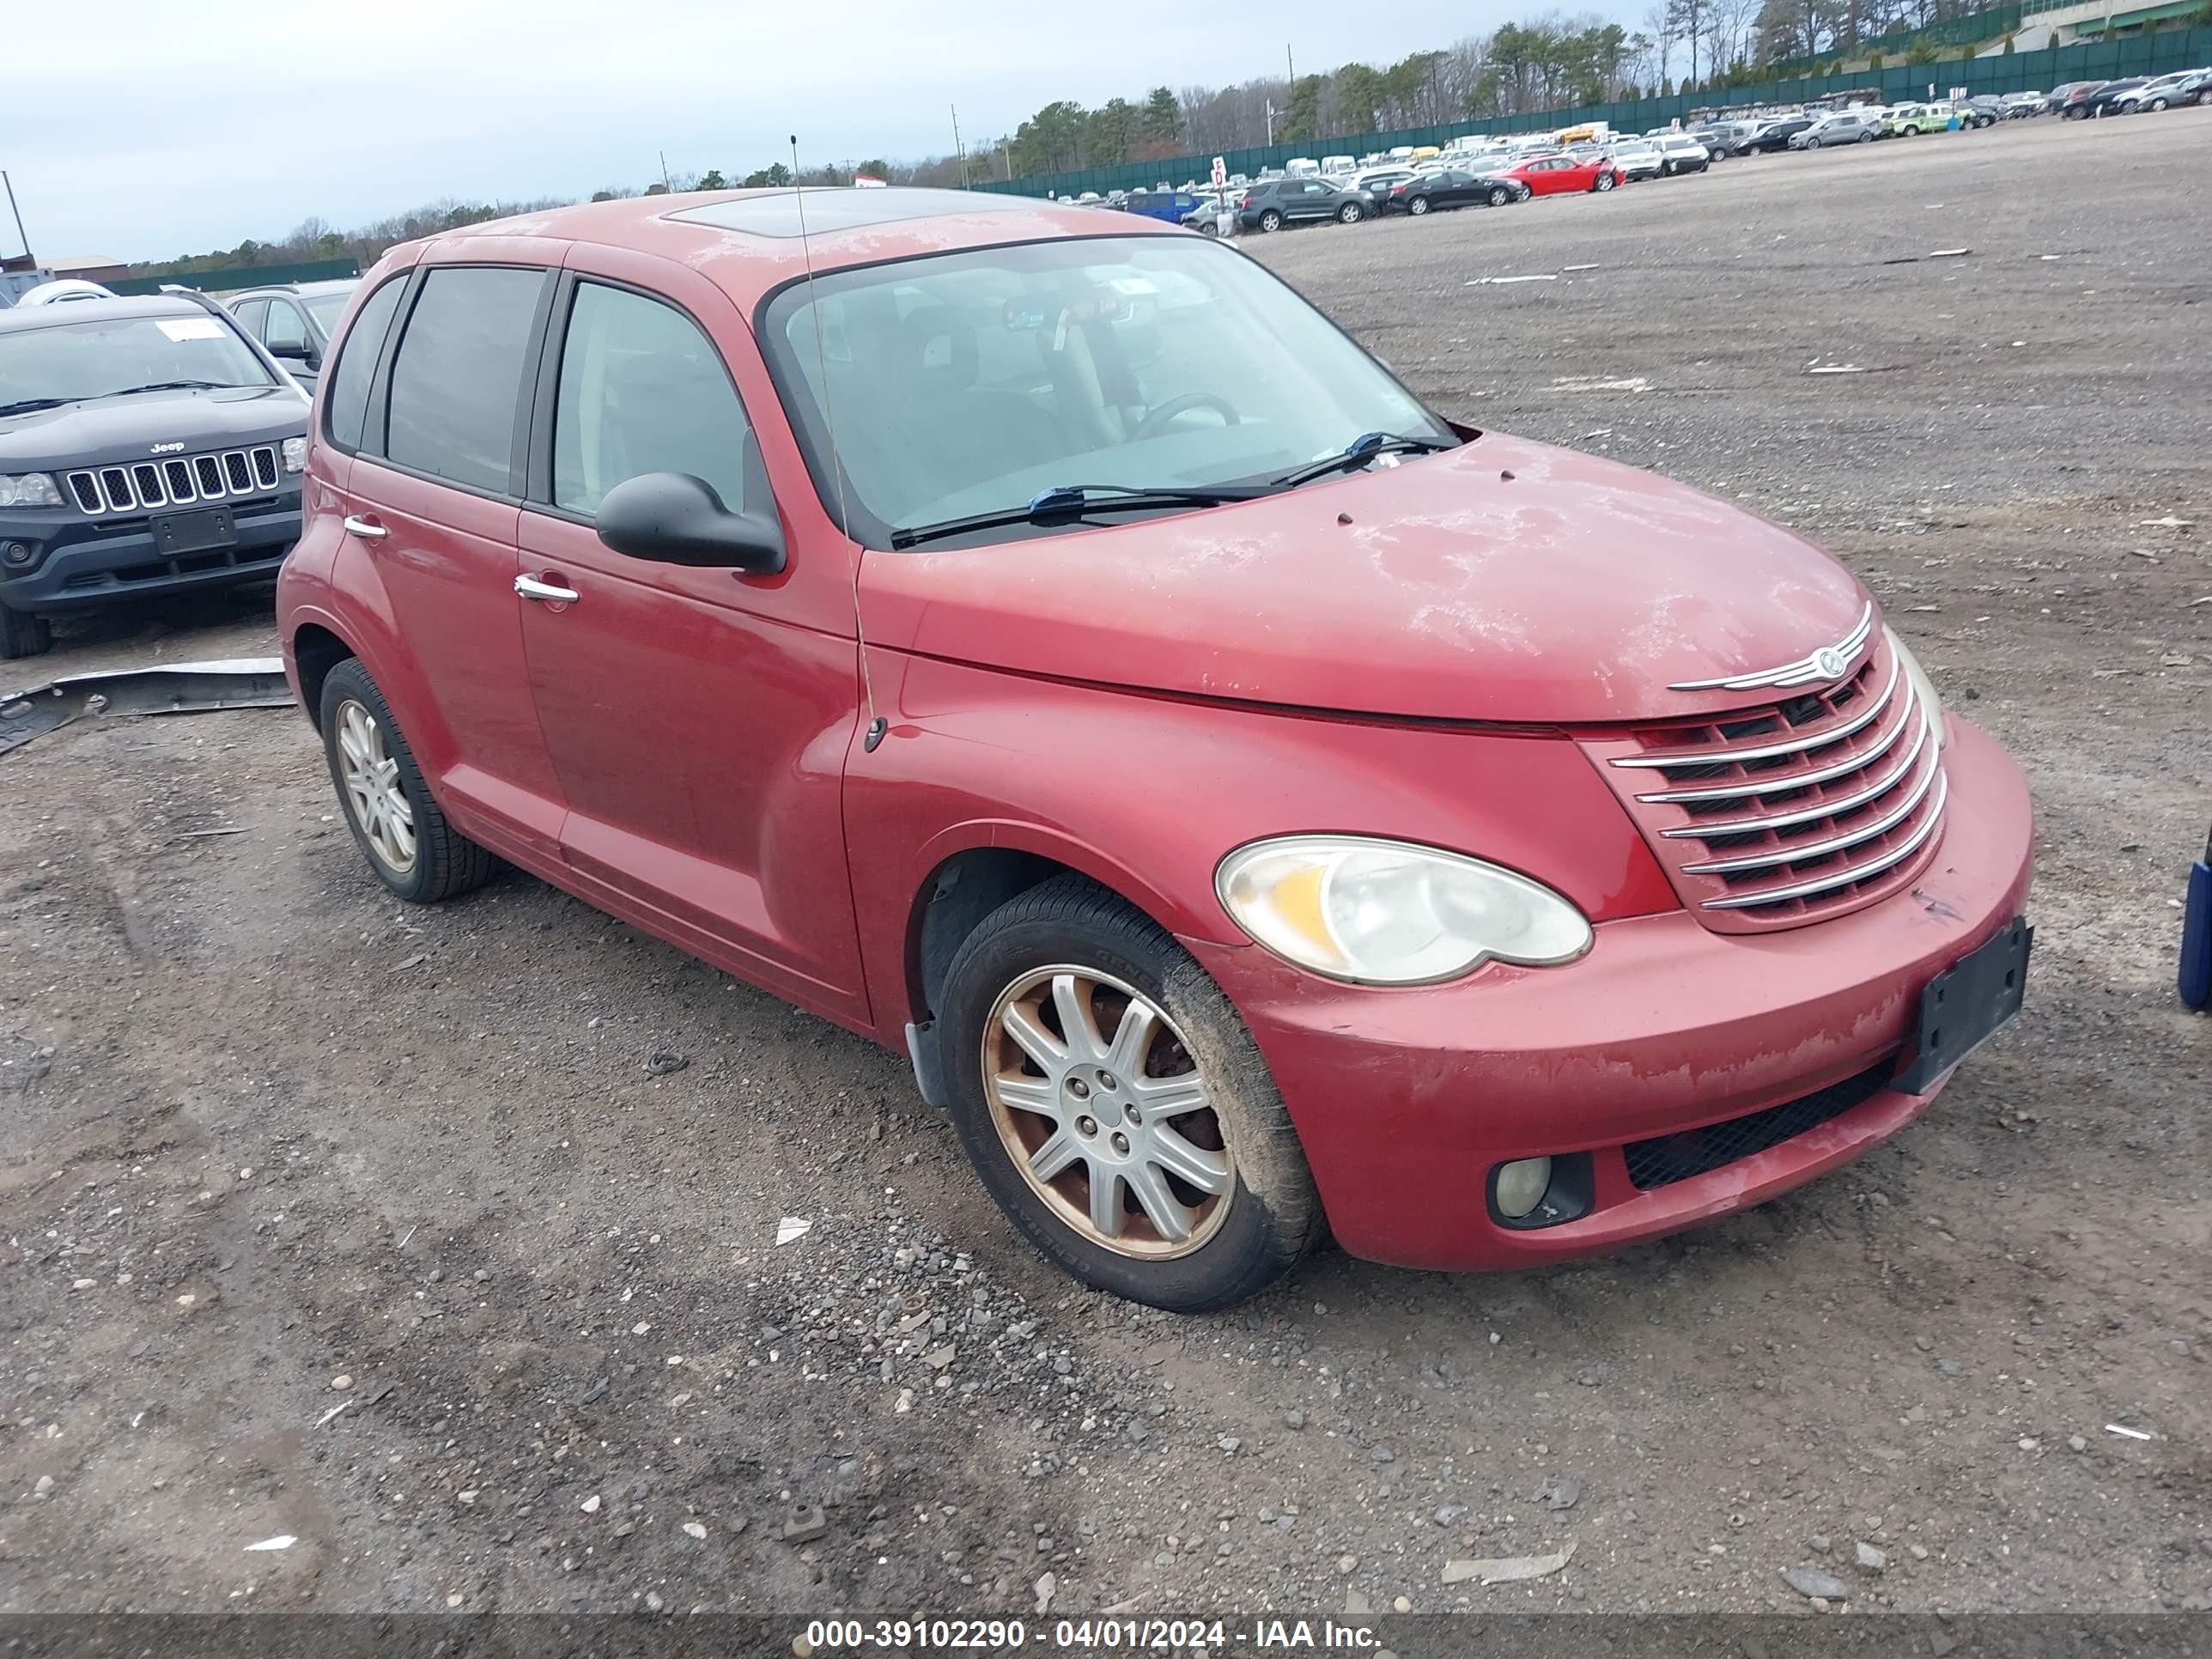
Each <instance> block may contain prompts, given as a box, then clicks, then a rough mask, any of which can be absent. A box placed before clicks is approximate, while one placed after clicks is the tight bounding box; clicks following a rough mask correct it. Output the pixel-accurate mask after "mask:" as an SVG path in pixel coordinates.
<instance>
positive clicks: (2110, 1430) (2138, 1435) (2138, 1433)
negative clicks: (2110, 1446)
mask: <svg viewBox="0 0 2212 1659" xmlns="http://www.w3.org/2000/svg"><path fill="white" fill-rule="evenodd" d="M2105 1432H2106V1434H2118V1435H2124V1436H2125V1437H2127V1438H2129V1439H2130V1440H2155V1439H2157V1438H2158V1437H2157V1436H2156V1435H2154V1434H2151V1433H2148V1432H2147V1431H2144V1430H2142V1429H2124V1428H2122V1427H2121V1426H2120V1425H2118V1424H2117V1423H2107V1424H2106V1425H2105Z"/></svg>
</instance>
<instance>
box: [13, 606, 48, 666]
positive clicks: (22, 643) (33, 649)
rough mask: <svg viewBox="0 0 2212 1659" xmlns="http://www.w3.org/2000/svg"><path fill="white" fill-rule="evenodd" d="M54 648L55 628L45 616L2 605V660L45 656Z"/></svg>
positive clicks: (14, 660)
mask: <svg viewBox="0 0 2212 1659" xmlns="http://www.w3.org/2000/svg"><path fill="white" fill-rule="evenodd" d="M53 648H54V628H53V624H52V623H50V622H48V621H47V620H46V618H45V617H40V616H36V615H34V614H33V613H32V612H30V611H10V610H9V608H8V607H7V606H6V605H0V662H16V661H19V660H21V659H22V658H25V657H43V656H45V655H46V653H47V652H49V651H51V650H52V649H53Z"/></svg>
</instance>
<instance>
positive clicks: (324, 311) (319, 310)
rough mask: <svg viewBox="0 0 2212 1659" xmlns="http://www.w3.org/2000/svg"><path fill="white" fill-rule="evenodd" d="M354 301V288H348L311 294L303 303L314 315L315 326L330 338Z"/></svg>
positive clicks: (326, 337) (324, 335) (325, 336)
mask: <svg viewBox="0 0 2212 1659" xmlns="http://www.w3.org/2000/svg"><path fill="white" fill-rule="evenodd" d="M352 301H353V290H352V289H344V290H343V291H342V292H339V293H336V294H310V295H307V296H306V297H305V299H303V300H302V301H301V303H302V304H303V305H305V306H306V307H307V310H308V311H309V312H310V313H312V314H313V317H314V319H315V326H316V327H318V328H319V329H321V330H322V331H323V337H324V338H325V339H328V338H329V337H331V335H333V334H335V333H337V331H338V319H339V318H341V317H343V316H344V315H345V308H346V307H347V306H348V305H349V304H351V303H352Z"/></svg>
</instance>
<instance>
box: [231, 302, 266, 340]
mask: <svg viewBox="0 0 2212 1659" xmlns="http://www.w3.org/2000/svg"><path fill="white" fill-rule="evenodd" d="M268 309H269V301H266V300H241V301H239V303H238V305H237V306H236V307H234V309H233V310H232V312H231V313H230V314H231V315H232V316H234V317H235V318H237V319H238V325H239V326H240V328H242V329H244V330H245V331H246V332H247V333H248V334H251V335H252V337H254V338H255V339H257V340H258V339H259V338H260V337H261V328H262V323H263V320H264V313H266V312H267V311H268Z"/></svg>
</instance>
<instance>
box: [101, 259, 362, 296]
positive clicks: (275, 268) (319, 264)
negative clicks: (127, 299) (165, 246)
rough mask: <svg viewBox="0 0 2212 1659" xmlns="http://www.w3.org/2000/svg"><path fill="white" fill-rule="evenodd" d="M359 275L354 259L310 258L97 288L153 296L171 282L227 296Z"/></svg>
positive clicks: (133, 280) (124, 281) (137, 278)
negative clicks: (237, 291) (277, 285)
mask: <svg viewBox="0 0 2212 1659" xmlns="http://www.w3.org/2000/svg"><path fill="white" fill-rule="evenodd" d="M360 275H361V262H360V261H359V260H357V259H310V260H308V261H307V262H306V263H305V264H295V265H234V266H233V267H232V268H231V269H229V270H187V271H184V272H181V273H179V275H177V276H125V277H124V278H122V279H121V280H120V281H118V282H112V283H101V284H100V286H101V287H103V288H105V289H108V290H109V291H111V292H112V293H116V294H155V293H159V292H160V291H161V287H162V285H163V284H164V283H176V284H177V285H178V286H179V287H180V288H196V289H202V290H203V291H204V292H206V293H209V294H228V293H229V292H230V291H231V290H232V289H240V288H261V287H264V286H265V285H267V284H268V283H327V282H331V281H333V280H335V279H337V278H340V277H345V276H360Z"/></svg>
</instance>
